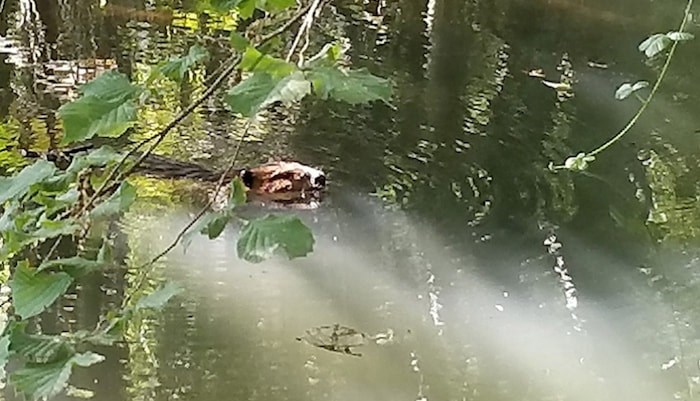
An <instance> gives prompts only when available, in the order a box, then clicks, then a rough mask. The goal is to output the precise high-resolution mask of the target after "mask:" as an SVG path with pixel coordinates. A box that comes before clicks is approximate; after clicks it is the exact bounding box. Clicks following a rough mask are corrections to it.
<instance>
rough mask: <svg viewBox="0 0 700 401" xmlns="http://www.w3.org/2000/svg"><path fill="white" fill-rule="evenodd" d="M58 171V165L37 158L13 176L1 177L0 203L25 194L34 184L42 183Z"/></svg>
mask: <svg viewBox="0 0 700 401" xmlns="http://www.w3.org/2000/svg"><path fill="white" fill-rule="evenodd" d="M55 172H56V166H54V165H53V163H50V162H48V161H46V160H37V161H36V163H34V164H32V165H31V166H27V167H25V168H23V169H22V171H20V172H19V174H17V175H15V176H13V177H0V204H2V203H5V202H6V201H8V200H9V199H14V198H19V197H22V196H24V195H25V194H26V193H27V192H28V191H29V188H31V186H32V185H34V184H37V183H40V182H42V181H44V180H45V179H47V178H49V177H51V176H52V175H53V174H54V173H55Z"/></svg>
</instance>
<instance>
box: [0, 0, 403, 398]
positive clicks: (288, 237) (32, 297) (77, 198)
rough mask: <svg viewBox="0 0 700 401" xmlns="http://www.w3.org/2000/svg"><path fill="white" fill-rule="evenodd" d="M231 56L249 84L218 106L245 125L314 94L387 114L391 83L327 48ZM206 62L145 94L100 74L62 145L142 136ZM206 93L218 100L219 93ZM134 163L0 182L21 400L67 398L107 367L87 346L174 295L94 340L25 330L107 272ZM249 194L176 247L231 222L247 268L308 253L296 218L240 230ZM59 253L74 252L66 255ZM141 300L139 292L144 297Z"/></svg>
mask: <svg viewBox="0 0 700 401" xmlns="http://www.w3.org/2000/svg"><path fill="white" fill-rule="evenodd" d="M294 4H295V3H294V1H290V0H206V1H201V2H199V7H200V8H202V9H206V10H209V11H211V12H218V13H229V14H230V13H233V14H236V15H238V16H239V17H241V18H249V17H251V16H252V15H253V12H254V11H255V10H261V11H264V12H265V13H267V14H269V15H274V14H278V13H280V12H281V11H284V10H286V9H288V8H289V7H291V6H293V5H294ZM231 45H232V48H233V50H234V51H235V52H240V54H241V57H240V62H239V63H238V64H237V65H236V68H237V69H238V70H240V71H241V73H242V74H243V75H244V76H245V79H243V80H242V81H240V82H238V83H236V84H235V85H234V86H232V87H231V88H229V89H228V90H227V91H226V93H225V95H224V100H225V102H226V104H227V105H228V106H229V107H230V109H231V111H232V112H234V113H235V114H238V115H241V116H243V117H246V118H253V117H254V116H255V115H256V114H257V113H259V112H261V111H263V110H265V109H266V108H267V107H269V106H271V105H273V104H277V103H282V104H285V105H289V104H293V103H297V102H300V101H301V100H303V99H304V98H306V97H307V96H309V95H315V96H316V97H318V98H320V99H332V100H335V101H343V102H347V103H350V104H365V103H369V102H372V101H377V100H379V101H382V102H385V103H388V102H389V99H390V97H391V91H392V89H391V85H390V83H389V81H387V80H385V79H383V78H380V77H376V76H374V75H372V74H370V73H369V72H368V71H367V70H363V69H359V70H353V69H350V68H348V67H347V66H345V65H343V63H341V60H342V56H343V55H342V50H341V48H340V47H339V46H337V45H334V44H328V45H326V46H324V47H323V49H321V51H320V52H319V53H318V54H316V55H315V56H314V57H312V58H311V59H309V60H308V61H307V62H306V63H304V64H303V65H295V64H292V63H289V62H287V61H285V60H282V59H280V58H276V57H274V56H272V55H269V54H265V53H264V52H263V51H261V50H260V49H258V48H256V45H255V44H253V43H250V42H249V41H248V40H246V39H244V37H243V36H241V35H237V34H233V35H232V36H231ZM208 60H209V55H208V52H207V50H206V49H205V48H204V47H203V46H202V45H199V44H195V45H193V46H191V47H190V48H189V50H188V51H187V53H186V54H184V55H183V56H181V57H173V58H170V59H168V60H164V61H162V62H160V63H156V64H155V65H154V66H153V68H152V70H151V73H150V75H149V76H148V78H147V79H146V80H145V82H144V83H143V84H138V83H135V82H131V81H130V80H129V78H128V77H127V76H126V75H124V74H122V73H120V72H118V71H115V70H113V71H108V72H105V73H103V74H102V75H100V76H98V77H97V78H95V79H94V80H92V81H90V82H88V83H87V84H85V85H83V86H82V87H81V88H80V96H79V97H78V98H77V99H75V100H73V101H71V102H69V103H66V104H64V105H63V106H61V107H60V108H59V110H58V115H59V117H60V118H61V120H62V122H63V125H62V126H63V130H64V132H63V139H62V143H63V144H65V145H69V144H74V143H77V142H84V141H90V140H92V139H93V138H96V137H104V138H114V137H121V136H124V135H128V134H129V133H130V131H131V130H132V129H133V128H134V127H136V126H137V116H138V112H139V109H140V108H141V107H142V106H143V105H144V104H146V102H148V101H149V100H150V101H152V100H153V96H152V94H154V93H156V91H157V87H156V86H155V85H154V81H155V80H157V79H169V80H173V81H175V82H178V83H181V82H183V81H185V80H187V79H189V76H190V72H191V71H192V70H193V69H194V68H198V67H199V66H201V65H202V64H203V63H204V62H207V61H208ZM217 81H221V82H223V81H225V80H223V79H219V80H217ZM209 89H210V90H209V91H208V92H211V93H213V90H214V89H216V88H215V87H213V88H209ZM176 122H177V121H175V122H174V123H173V125H174V124H175V123H176ZM166 133H167V131H166ZM137 162H138V161H136V163H137ZM134 163H135V161H134V159H133V158H132V157H131V156H130V153H123V152H116V151H114V150H113V149H111V148H109V147H106V146H105V147H101V148H98V149H94V150H88V151H85V152H82V153H79V154H77V155H74V157H72V160H71V163H70V165H69V166H68V167H67V168H64V169H61V168H59V167H57V165H55V164H54V163H52V162H50V161H48V160H43V159H39V160H37V161H36V162H34V163H33V164H31V165H28V166H27V167H25V168H24V169H22V170H21V171H19V172H18V173H17V174H15V175H14V176H12V177H4V178H0V207H1V209H0V211H1V212H2V213H1V215H0V260H4V261H5V262H3V263H6V266H7V267H9V269H10V271H11V275H10V280H9V283H8V284H9V288H10V289H11V295H12V301H11V302H12V303H11V308H10V311H11V313H12V315H11V316H10V319H9V320H8V321H7V324H3V326H0V373H2V372H3V370H2V368H3V367H4V366H5V364H6V363H7V362H8V360H10V358H16V359H17V361H18V362H20V366H19V368H18V369H17V370H15V371H14V372H13V373H12V374H11V375H10V382H11V384H13V385H14V387H15V389H16V390H17V391H19V392H20V393H22V394H24V395H25V396H26V397H27V398H30V399H32V400H37V399H46V398H51V397H53V396H55V395H57V394H59V393H61V392H62V391H64V390H66V389H67V386H68V381H69V378H70V375H71V372H72V370H73V368H75V367H88V366H91V365H93V364H95V363H99V362H100V361H102V360H103V359H104V357H103V356H101V355H99V354H96V353H94V352H91V351H90V350H89V348H90V346H92V345H111V344H113V343H114V342H115V341H117V340H118V339H119V338H120V335H121V332H122V328H123V326H124V324H125V322H127V321H128V319H130V318H131V317H132V316H133V315H134V314H135V313H137V312H138V311H140V310H148V309H157V308H161V307H163V305H165V303H166V302H167V301H168V300H169V299H171V298H172V297H173V296H175V295H177V294H178V293H179V292H180V291H181V289H180V288H179V287H178V286H176V285H174V284H172V283H167V284H165V285H164V286H163V287H162V288H160V289H159V290H157V291H155V292H153V293H152V294H150V295H146V296H141V297H140V298H139V299H137V300H136V301H135V302H133V303H129V302H126V301H125V302H124V305H123V306H122V308H121V309H119V310H114V311H111V312H109V313H107V315H106V316H103V317H102V318H101V321H100V323H99V324H98V325H97V326H96V327H95V329H94V330H90V331H78V332H75V333H64V334H63V335H60V336H59V335H50V334H44V333H41V332H40V331H39V332H36V331H34V332H30V331H29V330H28V327H29V325H27V322H28V321H29V320H30V319H32V318H35V317H37V316H38V315H40V314H41V313H43V312H45V311H46V310H47V309H48V308H50V307H51V306H52V305H53V304H55V303H56V302H57V300H58V299H60V297H61V296H62V295H64V294H65V293H66V292H67V291H69V290H70V288H71V287H72V286H73V284H74V283H75V282H76V280H78V279H79V278H81V277H83V276H85V275H87V274H91V273H93V272H96V271H99V270H101V269H104V268H105V267H106V266H109V265H110V264H112V263H114V261H113V260H112V258H111V247H112V245H111V242H110V240H109V239H108V238H109V235H108V233H107V232H105V231H106V230H105V229H104V228H103V226H104V225H103V224H102V225H101V222H104V221H106V220H110V219H115V218H118V217H119V216H120V215H121V214H122V213H123V212H125V211H126V210H128V208H129V207H130V206H131V205H132V204H133V203H134V202H135V201H136V199H137V197H138V193H137V192H138V191H137V188H136V187H134V186H133V185H131V184H130V183H129V182H128V181H125V180H124V179H123V178H121V177H122V176H123V175H125V174H126V173H128V171H130V169H131V168H133V166H134ZM246 190H247V189H246V188H245V186H244V185H243V183H242V181H241V180H240V179H234V180H233V181H232V182H231V194H230V197H229V199H228V203H227V206H226V207H225V208H223V209H222V210H219V211H216V212H210V213H208V214H206V215H204V217H203V218H202V219H200V220H198V221H197V222H196V223H195V224H194V225H193V226H192V228H191V229H190V230H189V231H188V232H186V233H184V235H183V236H182V237H183V238H182V242H183V245H185V247H186V246H187V245H188V244H189V243H190V242H191V240H192V236H193V235H196V234H199V233H201V234H204V235H206V236H207V237H209V238H210V239H214V238H217V237H219V236H220V235H221V233H222V232H223V231H224V229H225V227H226V226H227V224H229V223H231V222H238V223H240V226H241V232H240V236H239V240H238V244H237V249H238V255H239V257H240V258H242V259H243V260H246V261H249V262H252V263H259V262H261V261H263V260H265V259H267V258H270V257H272V256H273V255H276V254H282V255H286V256H287V257H288V258H290V259H291V258H296V257H302V256H305V255H307V254H309V253H310V252H311V251H312V250H313V245H314V238H313V235H312V233H311V230H310V229H309V228H308V227H307V226H306V225H304V223H303V222H302V221H301V220H300V219H299V218H298V217H296V216H290V215H286V216H277V215H272V214H270V215H267V216H264V217H262V218H258V219H254V220H251V221H245V220H243V219H241V218H240V217H239V216H238V214H237V213H238V210H237V208H238V207H239V206H240V205H242V204H243V203H245V201H246ZM63 244H68V245H71V246H69V247H67V248H68V250H65V249H63V248H64V247H62V246H61V245H63ZM139 290H140V289H139V288H136V289H135V291H134V293H141V292H143V291H140V292H139ZM0 313H2V311H0ZM0 379H1V377H0Z"/></svg>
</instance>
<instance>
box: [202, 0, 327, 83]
mask: <svg viewBox="0 0 700 401" xmlns="http://www.w3.org/2000/svg"><path fill="white" fill-rule="evenodd" d="M312 4H313V3H309V4H308V5H306V6H304V7H303V8H302V9H301V10H299V12H297V13H296V14H294V16H293V17H292V18H290V19H289V20H287V21H286V22H285V23H284V24H282V25H281V26H280V27H279V28H277V29H275V30H274V31H272V32H270V33H268V34H267V35H264V36H263V37H261V38H260V40H259V41H258V42H257V43H256V44H255V46H262V45H264V44H266V43H267V42H269V41H270V40H272V39H274V38H275V37H276V36H278V35H281V34H282V33H284V32H285V31H287V30H288V29H289V28H290V27H291V26H292V25H294V24H295V23H296V22H297V21H299V20H300V19H301V17H303V16H304V15H306V13H307V12H308V11H309V9H310V8H311V5H312ZM236 57H238V55H237V54H233V55H231V57H229V58H228V59H227V60H226V61H225V62H224V63H223V64H221V66H219V67H218V68H217V69H216V70H214V72H213V73H212V75H211V76H212V77H215V76H217V74H219V73H221V70H222V69H223V66H224V65H227V64H230V63H233V62H234V61H235V59H236ZM204 83H205V85H207V84H208V83H209V79H207V80H206V81H205V82H204Z"/></svg>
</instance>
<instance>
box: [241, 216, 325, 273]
mask: <svg viewBox="0 0 700 401" xmlns="http://www.w3.org/2000/svg"><path fill="white" fill-rule="evenodd" d="M313 246H314V237H313V235H312V234H311V230H309V228H308V227H307V226H306V225H304V223H303V222H302V221H301V220H300V219H299V218H298V217H296V216H275V215H267V216H265V217H263V218H259V219H256V220H252V221H250V222H249V223H248V224H246V225H245V227H243V231H242V232H241V237H240V238H239V240H238V245H237V248H238V257H240V258H242V259H245V260H247V261H249V262H253V263H259V262H262V261H263V260H265V259H267V258H270V257H271V256H273V255H274V254H275V253H277V252H279V251H282V252H284V253H285V254H286V255H287V257H288V258H289V259H292V258H297V257H301V256H306V255H307V254H308V253H309V252H311V251H312V250H313Z"/></svg>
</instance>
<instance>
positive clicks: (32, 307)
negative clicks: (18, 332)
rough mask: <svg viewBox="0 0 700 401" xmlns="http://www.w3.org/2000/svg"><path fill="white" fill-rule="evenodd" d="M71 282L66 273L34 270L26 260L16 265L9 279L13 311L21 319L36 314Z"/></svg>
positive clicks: (54, 299)
mask: <svg viewBox="0 0 700 401" xmlns="http://www.w3.org/2000/svg"><path fill="white" fill-rule="evenodd" d="M72 282H73V278H72V277H71V276H69V275H68V274H66V273H48V272H34V271H32V270H31V269H30V268H29V266H28V265H27V263H26V262H21V263H19V264H18V265H17V269H16V270H15V273H14V274H13V275H12V280H10V288H12V298H13V300H14V302H13V305H14V307H15V313H17V314H18V315H20V317H21V318H22V320H25V319H27V318H30V317H32V316H36V315H38V314H39V313H41V312H43V311H44V309H46V308H47V307H48V306H49V305H51V304H53V303H54V301H56V299H57V298H58V297H60V296H61V295H63V294H64V293H65V292H66V290H67V289H68V287H69V286H70V285H71V283H72Z"/></svg>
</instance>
